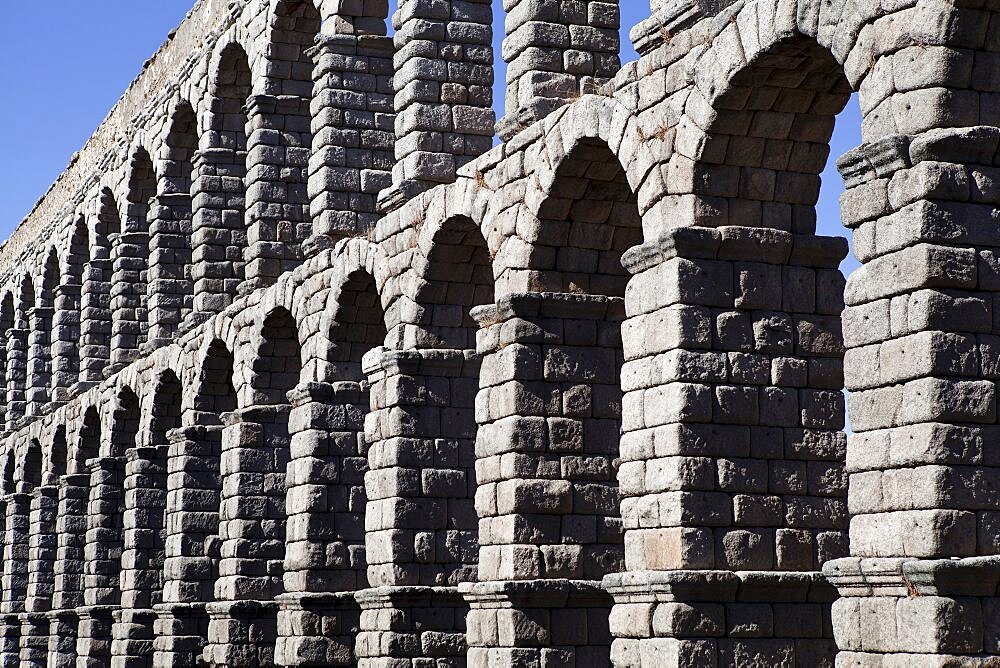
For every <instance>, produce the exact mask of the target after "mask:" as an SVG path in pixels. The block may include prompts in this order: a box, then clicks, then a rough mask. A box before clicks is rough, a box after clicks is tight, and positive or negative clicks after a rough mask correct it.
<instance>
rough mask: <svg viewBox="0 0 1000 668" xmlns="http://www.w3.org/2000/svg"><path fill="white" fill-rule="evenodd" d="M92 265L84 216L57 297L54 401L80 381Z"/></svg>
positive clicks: (71, 243) (76, 227)
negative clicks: (87, 277) (85, 297)
mask: <svg viewBox="0 0 1000 668" xmlns="http://www.w3.org/2000/svg"><path fill="white" fill-rule="evenodd" d="M89 262H90V230H89V229H88V227H87V221H86V219H85V218H84V217H83V216H80V217H79V218H77V220H76V224H75V225H74V226H73V234H72V236H70V240H69V251H68V252H67V253H66V262H65V266H64V269H63V275H62V279H61V282H60V285H59V288H58V291H57V296H56V304H55V307H56V311H55V314H54V315H53V319H52V325H53V333H54V336H53V341H52V397H53V399H56V400H61V399H63V398H64V397H65V396H66V392H65V391H66V390H68V389H69V388H70V387H72V386H73V384H74V383H76V382H77V381H79V380H80V335H81V327H80V325H81V323H82V322H83V284H84V273H85V270H86V267H87V264H88V263H89Z"/></svg>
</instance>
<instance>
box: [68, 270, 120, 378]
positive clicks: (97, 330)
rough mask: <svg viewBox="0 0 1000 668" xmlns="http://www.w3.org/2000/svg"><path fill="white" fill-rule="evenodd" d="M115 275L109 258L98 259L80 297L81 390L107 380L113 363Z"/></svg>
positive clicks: (88, 271) (85, 277) (84, 277)
mask: <svg viewBox="0 0 1000 668" xmlns="http://www.w3.org/2000/svg"><path fill="white" fill-rule="evenodd" d="M111 274H112V263H111V260H110V259H109V258H94V259H91V261H90V262H88V263H87V266H86V268H85V269H84V272H83V289H82V291H81V293H80V376H79V384H77V385H75V386H73V387H75V388H77V389H86V388H88V387H90V386H92V385H93V384H95V383H98V382H100V381H101V380H103V379H104V369H105V368H106V367H107V366H108V361H109V360H110V359H111Z"/></svg>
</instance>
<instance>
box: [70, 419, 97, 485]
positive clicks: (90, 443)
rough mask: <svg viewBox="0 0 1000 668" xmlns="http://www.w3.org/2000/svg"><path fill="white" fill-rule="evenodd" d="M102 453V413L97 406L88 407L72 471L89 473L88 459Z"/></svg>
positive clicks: (72, 463)
mask: <svg viewBox="0 0 1000 668" xmlns="http://www.w3.org/2000/svg"><path fill="white" fill-rule="evenodd" d="M100 454H101V415H100V413H98V411H97V407H96V406H90V407H89V408H87V410H86V412H85V413H84V415H83V426H82V427H81V429H80V436H79V439H78V440H77V446H76V452H75V453H74V456H73V461H72V462H71V465H70V466H71V470H70V472H71V473H77V474H79V473H89V471H88V469H87V461H88V460H91V459H95V458H97V457H99V456H100Z"/></svg>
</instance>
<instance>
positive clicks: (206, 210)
mask: <svg viewBox="0 0 1000 668" xmlns="http://www.w3.org/2000/svg"><path fill="white" fill-rule="evenodd" d="M194 173H195V177H194V185H192V187H191V194H192V207H193V210H194V213H193V216H192V221H191V228H192V229H191V281H192V283H193V290H194V297H193V301H192V309H191V313H190V314H189V315H188V322H187V323H186V325H185V326H186V327H187V326H193V325H195V324H197V323H198V322H202V321H204V320H207V319H208V318H209V317H211V315H212V314H213V313H221V312H222V310H223V309H224V308H226V307H227V306H229V305H230V304H232V303H233V297H235V295H236V292H237V288H238V287H239V284H240V283H241V282H242V281H243V264H244V260H243V249H245V248H246V245H247V228H246V223H245V222H244V202H245V190H244V186H243V179H244V177H245V176H246V153H245V152H243V151H235V150H232V149H227V148H209V149H201V150H199V151H198V152H197V153H196V154H195V156H194Z"/></svg>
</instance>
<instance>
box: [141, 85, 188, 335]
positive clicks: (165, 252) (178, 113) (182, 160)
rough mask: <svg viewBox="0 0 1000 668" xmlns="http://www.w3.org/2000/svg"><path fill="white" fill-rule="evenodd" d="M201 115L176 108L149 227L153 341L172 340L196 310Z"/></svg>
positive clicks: (185, 107)
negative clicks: (195, 201) (195, 203)
mask: <svg viewBox="0 0 1000 668" xmlns="http://www.w3.org/2000/svg"><path fill="white" fill-rule="evenodd" d="M197 150H198V119H197V116H196V115H195V112H194V109H193V108H192V107H191V105H190V104H188V103H187V102H182V103H180V104H178V105H177V107H176V108H175V109H174V111H173V114H172V115H171V118H170V126H169V131H168V133H167V136H166V140H165V141H164V148H163V150H162V153H161V159H160V174H159V178H160V182H159V193H158V195H157V199H156V202H157V206H156V208H155V210H154V214H155V215H153V216H152V220H151V221H150V228H149V234H150V238H149V251H150V256H149V285H148V292H149V327H150V334H149V337H150V339H151V340H167V339H170V338H172V337H173V336H174V334H175V333H176V332H177V328H178V326H179V325H180V324H181V322H182V321H183V320H184V319H185V318H186V317H187V316H188V315H189V314H190V313H191V307H192V298H193V292H192V290H193V288H192V280H191V257H192V255H191V233H192V229H193V228H192V213H191V211H192V209H191V207H192V194H193V187H194V156H195V152H196V151H197Z"/></svg>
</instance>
